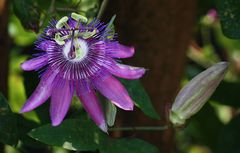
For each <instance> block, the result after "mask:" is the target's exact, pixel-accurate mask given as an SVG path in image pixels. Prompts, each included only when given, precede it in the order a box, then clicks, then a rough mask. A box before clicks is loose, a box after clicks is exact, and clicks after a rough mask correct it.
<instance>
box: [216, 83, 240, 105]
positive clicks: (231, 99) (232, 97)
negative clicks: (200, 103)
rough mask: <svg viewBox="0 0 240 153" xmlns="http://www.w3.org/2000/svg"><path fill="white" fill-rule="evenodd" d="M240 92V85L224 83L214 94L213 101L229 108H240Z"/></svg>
mask: <svg viewBox="0 0 240 153" xmlns="http://www.w3.org/2000/svg"><path fill="white" fill-rule="evenodd" d="M239 91H240V83H237V82H227V81H223V82H222V83H221V84H220V85H219V87H218V88H217V90H216V91H215V93H214V94H213V96H212V98H211V100H214V101H216V102H219V103H220V104H224V105H228V106H233V107H240V103H239V101H240V94H239Z"/></svg>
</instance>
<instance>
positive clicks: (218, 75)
mask: <svg viewBox="0 0 240 153" xmlns="http://www.w3.org/2000/svg"><path fill="white" fill-rule="evenodd" d="M227 67H228V63H227V62H220V63H217V64H215V65H213V66H212V67H210V68H208V69H207V70H205V71H203V72H202V73H200V74H198V75H197V76H196V77H194V78H193V79H192V80H191V81H190V82H189V83H188V84H187V85H186V86H184V87H183V88H182V89H181V91H180V92H179V93H178V95H177V97H176V99H175V101H174V103H173V105H172V108H171V110H170V116H169V119H170V121H171V122H172V123H173V124H174V125H183V124H184V123H185V121H186V120H187V119H188V118H190V117H191V116H192V115H194V114H196V113H197V112H198V111H199V110H200V109H201V108H202V107H203V105H204V104H205V103H206V102H207V100H208V99H209V98H210V96H211V95H212V94H213V92H214V91H215V89H216V88H217V86H218V85H219V83H220V82H221V81H222V79H223V78H224V75H225V73H226V70H227Z"/></svg>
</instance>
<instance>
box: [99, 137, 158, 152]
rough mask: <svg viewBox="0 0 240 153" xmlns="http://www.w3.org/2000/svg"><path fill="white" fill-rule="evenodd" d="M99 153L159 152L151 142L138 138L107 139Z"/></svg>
mask: <svg viewBox="0 0 240 153" xmlns="http://www.w3.org/2000/svg"><path fill="white" fill-rule="evenodd" d="M100 153H159V150H158V149H157V148H156V147H155V146H153V145H152V144H150V143H148V142H146V141H143V140H140V139H115V140H114V139H108V141H105V145H102V146H101V148H100Z"/></svg>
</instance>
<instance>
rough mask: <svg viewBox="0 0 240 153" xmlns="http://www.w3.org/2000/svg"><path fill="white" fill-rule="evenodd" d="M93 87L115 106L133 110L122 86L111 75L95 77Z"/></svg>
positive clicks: (131, 103) (130, 100)
mask: <svg viewBox="0 0 240 153" xmlns="http://www.w3.org/2000/svg"><path fill="white" fill-rule="evenodd" d="M93 81H94V85H95V87H96V88H97V89H98V90H99V91H100V92H101V93H102V94H103V95H104V96H105V97H107V98H108V99H110V100H111V101H112V103H114V104H115V105H116V106H118V107H120V108H122V109H124V110H133V106H134V104H133V101H132V99H131V98H130V96H129V95H128V92H127V90H126V89H125V88H124V87H123V85H122V84H121V83H120V82H119V81H118V80H117V79H115V78H114V77H112V76H111V75H106V74H105V76H101V77H96V78H95V79H94V80H93Z"/></svg>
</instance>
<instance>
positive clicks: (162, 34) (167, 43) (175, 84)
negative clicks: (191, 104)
mask: <svg viewBox="0 0 240 153" xmlns="http://www.w3.org/2000/svg"><path fill="white" fill-rule="evenodd" d="M195 5H196V1H195V0H185V1H179V0H109V3H108V5H107V8H106V10H105V13H104V15H103V18H104V20H105V21H108V20H109V19H110V18H111V16H113V15H114V14H116V15H117V18H116V20H115V26H116V30H117V32H118V37H119V40H120V42H121V43H123V44H128V45H133V46H134V47H135V49H136V55H135V57H134V58H132V59H130V60H128V61H126V62H128V63H130V64H133V65H136V66H143V67H145V68H147V69H149V71H148V72H147V74H146V75H145V76H144V77H143V79H142V82H143V84H144V86H145V88H146V90H147V92H148V93H149V95H150V97H151V99H152V101H153V105H154V106H155V108H156V109H157V111H158V113H159V114H160V115H161V121H156V120H151V119H149V118H148V117H146V116H144V115H143V113H142V112H140V111H136V110H135V111H134V112H131V113H125V117H124V115H123V118H121V121H122V124H127V123H128V124H131V125H134V126H137V125H147V126H153V125H160V124H161V125H164V124H167V117H166V113H165V110H166V109H165V108H166V107H167V106H169V105H171V102H172V101H173V100H174V97H175V96H176V93H177V91H178V89H179V84H180V80H181V78H182V75H183V72H184V68H185V56H186V50H187V48H188V45H189V41H190V38H191V32H192V28H193V23H194V17H195ZM136 137H140V138H143V139H145V140H147V141H149V142H151V143H153V144H155V145H157V146H158V147H159V148H160V150H161V152H162V153H172V152H174V150H175V143H174V131H173V130H171V129H170V130H167V131H165V132H137V133H136Z"/></svg>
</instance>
